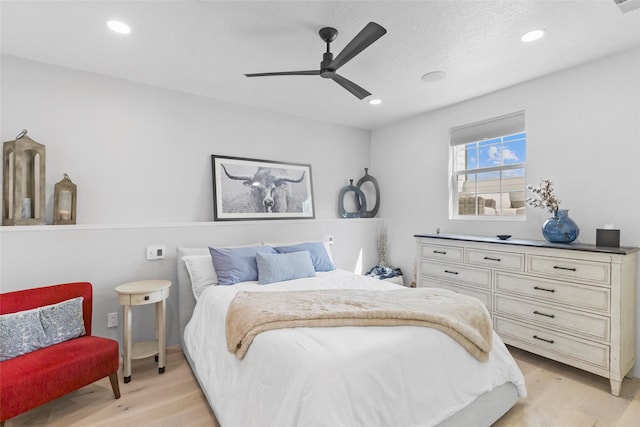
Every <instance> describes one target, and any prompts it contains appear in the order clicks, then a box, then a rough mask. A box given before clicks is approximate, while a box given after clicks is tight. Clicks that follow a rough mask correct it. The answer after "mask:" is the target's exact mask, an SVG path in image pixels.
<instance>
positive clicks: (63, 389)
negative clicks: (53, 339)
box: [0, 282, 120, 425]
mask: <svg viewBox="0 0 640 427" xmlns="http://www.w3.org/2000/svg"><path fill="white" fill-rule="evenodd" d="M78 296H82V297H84V300H83V305H82V311H83V319H84V328H85V332H86V334H85V335H83V336H81V337H78V338H73V339H71V340H68V341H64V342H62V343H59V344H54V345H52V346H49V347H46V348H42V349H39V350H35V351H32V352H31V353H27V354H24V355H22V356H18V357H14V358H13V359H8V360H5V361H3V362H0V421H1V423H0V425H4V421H5V420H7V419H9V418H13V417H15V416H16V415H19V414H21V413H23V412H26V411H28V410H29V409H32V408H35V407H36V406H39V405H42V404H43V403H46V402H49V401H51V400H53V399H56V398H58V397H60V396H63V395H65V394H67V393H70V392H72V391H74V390H77V389H79V388H81V387H84V386H86V385H88V384H91V383H93V382H95V381H97V380H99V379H101V378H104V377H107V376H108V377H109V380H110V381H111V388H112V389H113V394H114V396H115V398H116V399H119V398H120V388H119V385H118V368H119V365H120V356H119V351H118V342H117V341H115V340H112V339H108V338H101V337H94V336H92V335H91V310H92V303H93V301H92V296H93V289H92V286H91V283H88V282H79V283H68V284H63V285H54V286H45V287H41V288H34V289H26V290H22V291H16V292H9V293H5V294H0V314H8V313H15V312H18V311H23V310H29V309H33V308H38V307H41V306H45V305H50V304H56V303H59V302H62V301H65V300H68V299H71V298H76V297H78Z"/></svg>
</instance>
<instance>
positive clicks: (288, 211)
mask: <svg viewBox="0 0 640 427" xmlns="http://www.w3.org/2000/svg"><path fill="white" fill-rule="evenodd" d="M211 166H212V171H213V173H212V174H213V219H214V220H215V221H238V220H261V219H312V218H315V213H314V207H313V191H312V185H311V165H304V164H298V163H286V162H278V161H272V160H257V159H246V158H242V157H227V156H218V155H215V154H214V155H212V156H211Z"/></svg>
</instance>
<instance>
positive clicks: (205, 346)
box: [177, 248, 526, 427]
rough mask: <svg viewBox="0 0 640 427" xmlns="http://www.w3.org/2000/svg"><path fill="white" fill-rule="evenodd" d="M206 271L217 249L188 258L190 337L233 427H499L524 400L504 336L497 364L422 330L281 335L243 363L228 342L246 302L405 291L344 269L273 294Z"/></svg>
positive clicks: (198, 368)
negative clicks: (222, 281)
mask: <svg viewBox="0 0 640 427" xmlns="http://www.w3.org/2000/svg"><path fill="white" fill-rule="evenodd" d="M327 249H329V248H327ZM328 255H329V258H330V251H328ZM207 257H208V258H207ZM207 261H208V262H209V264H211V252H210V251H209V248H178V252H177V264H178V266H177V267H178V298H179V310H180V311H179V324H180V337H181V340H182V349H183V352H184V354H185V356H186V358H187V360H188V362H189V364H190V366H191V368H192V370H193V372H194V374H195V376H196V378H197V379H198V382H199V384H200V386H201V388H202V390H203V392H204V394H205V396H206V398H207V400H208V402H209V404H210V406H211V408H212V410H213V412H214V413H215V415H216V417H217V419H218V421H219V423H220V424H221V426H223V427H244V426H247V427H249V426H259V427H265V426H278V427H286V426H348V427H350V426H405V427H410V426H436V425H437V426H460V425H474V426H489V425H491V424H492V423H493V422H495V421H496V420H497V419H499V418H500V417H501V416H502V415H503V414H504V413H506V412H507V411H508V410H509V409H510V408H511V407H512V406H513V405H514V404H515V403H516V402H517V400H518V398H519V397H525V396H526V388H525V384H524V378H523V376H522V373H521V372H520V370H519V369H518V367H517V365H516V364H515V361H514V360H513V358H512V357H511V355H510V354H509V352H508V350H507V349H506V347H505V346H504V344H503V343H502V341H501V340H500V338H499V337H498V336H497V335H496V334H495V333H494V332H491V333H492V338H493V344H492V348H491V351H490V352H489V354H488V355H489V357H488V361H487V362H480V361H478V360H477V359H476V358H474V357H473V356H472V355H471V354H470V353H469V352H468V351H467V350H465V349H464V348H463V347H462V346H460V345H459V344H457V343H456V342H455V341H453V340H452V339H451V338H450V337H449V336H447V335H446V334H444V333H442V332H440V331H438V330H435V329H431V328H425V327H419V326H397V327H385V326H366V327H358V326H345V327H337V328H336V327H317V328H316V327H314V328H305V327H303V328H285V329H277V330H271V331H268V332H263V333H261V334H259V335H257V336H256V337H255V339H254V340H253V343H252V344H251V347H250V348H249V349H248V351H247V352H246V355H244V357H243V358H242V359H239V358H237V357H236V356H235V355H234V354H232V353H231V352H229V351H228V349H227V343H226V337H225V334H226V332H225V320H226V315H227V310H228V306H229V304H230V303H231V301H232V300H233V299H234V297H235V296H236V295H237V294H238V293H239V292H272V291H273V292H290V291H292V290H298V291H299V290H301V289H304V290H319V289H327V288H350V289H368V290H370V289H376V290H381V291H388V290H395V289H396V288H398V287H399V286H400V285H397V284H393V283H389V282H385V281H381V280H378V279H374V278H370V277H366V276H362V275H355V274H353V273H350V272H347V271H343V270H339V269H335V270H330V271H322V272H317V273H316V274H315V275H314V276H315V277H305V278H297V279H294V280H286V281H277V282H273V283H269V284H268V285H264V284H260V283H259V282H257V281H255V280H252V281H242V282H239V283H236V284H234V285H233V286H216V285H215V280H214V279H212V278H207V276H211V274H213V275H214V276H215V272H216V271H215V270H214V269H213V267H207V263H206V262H207ZM198 265H199V266H200V267H197V266H198ZM188 266H189V268H187V267H188ZM211 271H213V273H211ZM194 290H195V292H196V294H197V295H198V298H197V303H196V297H195V296H194ZM434 350H435V351H434Z"/></svg>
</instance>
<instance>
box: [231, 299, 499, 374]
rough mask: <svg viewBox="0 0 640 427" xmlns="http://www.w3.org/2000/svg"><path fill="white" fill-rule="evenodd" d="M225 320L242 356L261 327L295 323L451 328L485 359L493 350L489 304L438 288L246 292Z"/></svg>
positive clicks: (235, 348) (453, 335) (235, 350)
mask: <svg viewBox="0 0 640 427" xmlns="http://www.w3.org/2000/svg"><path fill="white" fill-rule="evenodd" d="M226 322H227V323H226V333H227V348H228V350H229V352H231V353H234V354H235V355H236V357H237V358H238V359H242V358H243V357H244V355H245V353H246V352H247V350H248V349H249V346H250V345H251V342H252V341H253V339H254V338H255V337H256V335H258V334H260V333H261V332H265V331H268V330H272V329H281V328H295V327H334V326H405V325H413V326H426V327H430V328H435V329H437V330H439V331H441V332H444V333H446V334H447V335H449V336H450V337H451V338H453V339H454V340H455V341H456V342H458V343H459V344H460V345H462V346H463V347H464V348H465V349H466V350H467V351H468V352H469V353H471V354H472V355H473V356H474V357H475V358H476V359H478V360H479V361H481V362H486V361H487V360H488V358H489V351H491V337H492V325H491V319H490V317H489V313H488V312H487V310H486V308H485V307H484V305H483V304H482V303H481V302H480V301H479V300H478V299H476V298H472V297H469V296H466V295H462V294H458V293H455V292H451V291H449V290H446V289H439V288H418V289H399V290H391V291H375V290H359V289H342V290H310V291H289V292H286V291H285V292H278V291H277V292H270V291H267V292H247V291H241V292H238V294H237V295H236V296H235V297H234V299H233V301H232V302H231V304H230V306H229V311H228V312H227V320H226Z"/></svg>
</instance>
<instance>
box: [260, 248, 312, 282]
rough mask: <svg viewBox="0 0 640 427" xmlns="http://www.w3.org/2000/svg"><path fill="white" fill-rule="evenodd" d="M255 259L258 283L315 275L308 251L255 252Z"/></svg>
mask: <svg viewBox="0 0 640 427" xmlns="http://www.w3.org/2000/svg"><path fill="white" fill-rule="evenodd" d="M256 261H257V264H258V283H260V284H261V285H267V284H269V283H273V282H283V281H285V280H293V279H300V278H302V277H313V276H315V275H316V271H315V269H314V268H313V263H312V262H311V257H310V256H309V252H308V251H301V252H291V253H288V254H268V253H257V254H256Z"/></svg>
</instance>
